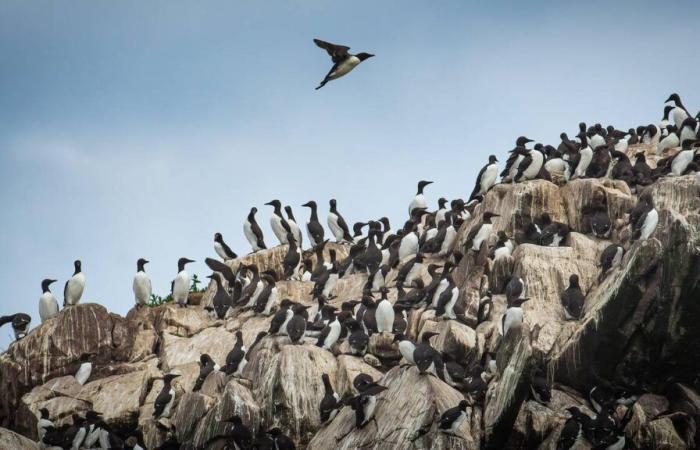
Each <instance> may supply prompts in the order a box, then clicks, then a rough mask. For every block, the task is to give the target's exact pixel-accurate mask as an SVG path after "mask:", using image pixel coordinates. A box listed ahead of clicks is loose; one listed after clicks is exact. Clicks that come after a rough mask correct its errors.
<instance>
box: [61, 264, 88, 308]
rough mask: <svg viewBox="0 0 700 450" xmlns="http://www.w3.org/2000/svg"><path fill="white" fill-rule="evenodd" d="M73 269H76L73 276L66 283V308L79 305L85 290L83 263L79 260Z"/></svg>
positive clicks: (64, 295) (64, 290) (64, 297)
mask: <svg viewBox="0 0 700 450" xmlns="http://www.w3.org/2000/svg"><path fill="white" fill-rule="evenodd" d="M73 267H74V269H75V271H74V272H73V276H72V277H71V278H70V279H69V280H68V281H66V285H65V286H64V288H63V306H64V307H66V306H73V305H77V304H78V303H79V302H80V297H82V296H83V290H84V289H85V275H84V274H83V271H82V263H81V262H80V260H79V259H78V260H76V261H75V262H74V263H73Z"/></svg>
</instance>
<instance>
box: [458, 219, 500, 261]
mask: <svg viewBox="0 0 700 450" xmlns="http://www.w3.org/2000/svg"><path fill="white" fill-rule="evenodd" d="M482 217H483V218H482V220H481V221H479V222H477V223H475V224H474V225H472V227H471V229H470V230H469V234H467V239H466V240H465V243H466V247H467V248H468V249H470V250H473V251H475V252H478V251H479V248H481V243H482V242H484V241H485V240H487V239H488V238H489V236H490V235H491V229H492V228H493V224H492V223H491V219H492V218H493V217H500V215H499V214H495V213H492V212H490V211H486V212H485V213H484V215H483V216H482Z"/></svg>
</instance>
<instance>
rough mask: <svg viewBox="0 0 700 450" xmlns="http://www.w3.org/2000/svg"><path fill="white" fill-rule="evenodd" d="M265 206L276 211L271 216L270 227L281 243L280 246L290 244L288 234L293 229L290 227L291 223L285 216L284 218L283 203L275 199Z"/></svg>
mask: <svg viewBox="0 0 700 450" xmlns="http://www.w3.org/2000/svg"><path fill="white" fill-rule="evenodd" d="M265 204H266V205H268V206H272V207H273V208H274V211H273V212H272V215H271V216H270V227H271V228H272V232H273V233H275V236H277V240H278V241H279V242H280V245H285V244H288V243H289V241H288V240H287V233H289V232H291V231H292V228H291V227H290V226H289V223H288V222H287V220H286V219H285V218H284V216H282V202H280V201H279V200H277V199H275V200H270V201H269V202H267V203H265Z"/></svg>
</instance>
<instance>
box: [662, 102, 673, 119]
mask: <svg viewBox="0 0 700 450" xmlns="http://www.w3.org/2000/svg"><path fill="white" fill-rule="evenodd" d="M673 108H675V106H673V105H666V106H665V107H664V117H663V120H668V114H669V113H670V112H671V110H673Z"/></svg>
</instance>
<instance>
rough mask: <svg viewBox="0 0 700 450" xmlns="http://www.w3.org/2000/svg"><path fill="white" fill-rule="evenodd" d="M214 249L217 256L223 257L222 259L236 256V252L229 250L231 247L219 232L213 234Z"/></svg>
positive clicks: (225, 259) (227, 259) (226, 259)
mask: <svg viewBox="0 0 700 450" xmlns="http://www.w3.org/2000/svg"><path fill="white" fill-rule="evenodd" d="M214 251H216V254H217V255H219V258H221V259H223V260H224V261H230V260H232V259H236V258H238V255H237V254H236V252H234V251H233V250H231V247H229V246H228V245H227V244H226V242H224V237H223V235H222V234H221V233H215V234H214Z"/></svg>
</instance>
